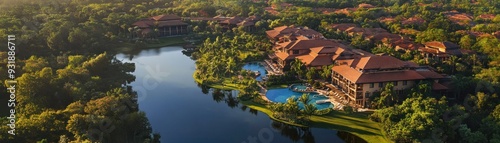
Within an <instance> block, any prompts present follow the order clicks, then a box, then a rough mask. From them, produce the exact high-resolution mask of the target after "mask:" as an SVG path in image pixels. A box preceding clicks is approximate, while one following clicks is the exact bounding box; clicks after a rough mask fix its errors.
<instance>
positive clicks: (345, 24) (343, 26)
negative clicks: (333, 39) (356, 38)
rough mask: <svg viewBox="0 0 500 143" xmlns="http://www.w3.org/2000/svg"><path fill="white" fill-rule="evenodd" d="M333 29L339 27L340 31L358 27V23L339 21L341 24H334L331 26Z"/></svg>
mask: <svg viewBox="0 0 500 143" xmlns="http://www.w3.org/2000/svg"><path fill="white" fill-rule="evenodd" d="M331 27H332V28H333V29H337V30H340V31H346V30H347V29H349V28H351V27H358V25H357V24H354V23H339V24H332V26H331Z"/></svg>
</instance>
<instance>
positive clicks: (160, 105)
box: [117, 46, 355, 143]
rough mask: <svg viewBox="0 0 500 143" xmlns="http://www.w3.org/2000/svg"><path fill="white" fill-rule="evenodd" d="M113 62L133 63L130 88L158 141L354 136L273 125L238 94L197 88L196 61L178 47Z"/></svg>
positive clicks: (264, 141)
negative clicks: (195, 79)
mask: <svg viewBox="0 0 500 143" xmlns="http://www.w3.org/2000/svg"><path fill="white" fill-rule="evenodd" d="M117 58H118V59H119V60H123V61H124V62H133V63H135V65H136V70H135V72H134V73H133V74H134V75H135V76H136V81H135V82H133V83H132V84H131V85H132V86H133V89H134V90H136V91H137V92H138V96H139V97H138V102H139V109H140V110H141V111H144V112H145V113H146V115H147V117H148V118H149V121H150V123H151V126H152V128H153V132H158V133H160V134H161V141H162V143H201V142H203V143H207V142H214V143H269V142H273V143H287V142H307V143H315V142H317V143H323V142H335V143H341V142H346V141H345V140H343V139H349V138H352V137H351V136H352V135H350V134H349V135H347V137H345V136H346V135H345V134H346V133H345V132H339V133H338V132H337V131H335V130H329V129H320V128H298V127H293V126H288V125H284V124H281V123H279V122H274V121H273V120H271V119H270V118H269V117H268V116H267V115H266V114H264V113H262V112H259V111H256V110H252V109H250V108H247V107H246V106H244V105H242V104H240V103H238V101H237V99H236V95H237V93H236V92H232V91H220V90H214V89H209V88H207V87H202V86H199V85H198V84H197V83H196V82H195V81H194V79H193V77H192V75H193V72H194V70H195V61H193V60H192V59H190V57H188V56H185V55H184V54H183V53H182V48H181V47H177V46H174V47H165V48H160V49H151V50H142V51H139V52H136V53H134V54H118V55H117ZM339 134H340V136H342V138H341V137H339ZM347 134H348V133H347ZM354 137H355V136H354ZM349 140H351V139H349ZM347 142H352V140H351V141H347Z"/></svg>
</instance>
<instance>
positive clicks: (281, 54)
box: [276, 52, 295, 60]
mask: <svg viewBox="0 0 500 143" xmlns="http://www.w3.org/2000/svg"><path fill="white" fill-rule="evenodd" d="M276 56H277V57H278V58H280V59H281V60H290V59H293V58H295V56H290V55H289V54H288V53H285V52H277V53H276Z"/></svg>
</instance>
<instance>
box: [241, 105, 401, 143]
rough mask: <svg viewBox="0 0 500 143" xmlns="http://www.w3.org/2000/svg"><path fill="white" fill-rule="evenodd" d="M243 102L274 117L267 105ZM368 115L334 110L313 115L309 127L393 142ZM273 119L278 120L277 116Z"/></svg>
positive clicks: (370, 141)
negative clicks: (325, 113)
mask: <svg viewBox="0 0 500 143" xmlns="http://www.w3.org/2000/svg"><path fill="white" fill-rule="evenodd" d="M241 103H243V104H245V105H247V106H248V107H250V108H252V109H255V110H259V111H261V112H264V113H266V114H267V115H268V116H269V117H271V118H273V117H272V116H271V115H272V111H271V110H269V109H268V108H267V107H266V106H265V105H262V104H258V103H255V102H252V101H242V102H241ZM367 116H368V114H367V113H352V114H347V113H343V112H339V111H333V112H331V113H330V114H327V115H323V116H316V115H313V116H311V121H312V123H311V125H310V126H309V127H317V128H327V129H333V130H342V131H346V132H350V133H352V134H354V135H357V136H359V137H360V138H362V139H364V140H365V141H367V142H369V143H376V142H384V143H386V142H392V141H390V140H388V139H387V138H386V137H385V136H384V135H383V134H382V130H381V127H380V125H379V124H378V123H376V122H373V121H370V120H368V117H367ZM273 119H274V120H277V119H275V118H273ZM278 121H280V120H278ZM281 122H283V121H281ZM284 123H287V122H284ZM287 124H291V123H287ZM291 125H296V126H304V125H297V124H291Z"/></svg>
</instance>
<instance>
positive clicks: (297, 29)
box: [266, 25, 326, 44]
mask: <svg viewBox="0 0 500 143" xmlns="http://www.w3.org/2000/svg"><path fill="white" fill-rule="evenodd" d="M266 34H267V37H268V38H269V39H271V42H272V43H275V44H279V43H284V42H291V41H295V40H313V39H326V38H325V37H324V36H323V34H321V33H319V32H317V31H315V30H313V29H309V28H307V27H302V26H293V25H292V26H280V27H276V28H274V29H273V30H268V31H266Z"/></svg>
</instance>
